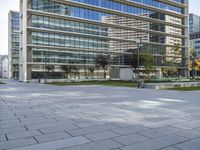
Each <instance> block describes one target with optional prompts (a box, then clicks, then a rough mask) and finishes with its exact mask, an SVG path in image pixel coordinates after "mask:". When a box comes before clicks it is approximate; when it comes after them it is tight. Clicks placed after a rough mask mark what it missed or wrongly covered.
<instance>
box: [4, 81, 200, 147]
mask: <svg viewBox="0 0 200 150" xmlns="http://www.w3.org/2000/svg"><path fill="white" fill-rule="evenodd" d="M0 80H1V79H0ZM5 82H7V84H4V85H2V86H0V110H1V113H0V139H2V140H3V141H1V140H0V142H1V144H2V143H3V142H4V143H8V142H11V141H12V142H14V141H16V140H10V139H9V141H6V140H7V139H5V138H6V137H4V136H5V134H6V135H8V136H10V135H15V136H16V137H15V138H17V137H18V136H19V138H23V136H33V135H32V134H25V135H23V133H24V132H26V133H31V132H33V133H34V130H38V131H39V132H40V133H41V134H44V135H40V136H41V139H39V136H38V141H40V142H42V143H39V144H38V143H35V144H34V145H31V146H30V145H29V146H21V147H20V146H19V147H18V146H16V148H15V149H18V150H21V149H22V150H23V149H24V150H29V148H30V149H34V150H37V149H42V150H46V149H47V150H49V149H53V150H55V149H57V148H58V149H61V148H65V149H69V148H70V149H72V150H73V148H74V149H86V150H87V149H88V150H96V149H100V150H102V149H103V150H104V149H105V150H108V149H109V150H111V149H112V150H114V149H115V150H123V149H126V148H127V149H131V150H134V149H137V148H138V149H139V150H142V148H143V149H144V150H148V149H150V150H156V149H157V148H158V149H159V148H163V149H164V148H165V149H167V148H168V149H174V148H175V147H174V144H177V146H181V144H183V143H182V142H185V140H186V141H187V140H192V141H193V140H195V139H196V138H198V137H199V133H198V132H196V131H200V115H199V114H200V109H199V106H200V101H199V92H198V91H195V92H178V94H177V92H176V91H162V90H160V91H159V90H156V91H155V90H144V89H141V90H138V89H132V88H121V87H120V88H118V87H109V86H73V87H71V86H62V87H60V86H52V85H42V84H35V83H34V84H33V83H29V84H24V83H19V82H15V81H10V80H6V81H5ZM10 88H11V89H12V90H9V89H10ZM144 93H145V94H144ZM149 95H150V96H149ZM167 126H170V127H171V128H169V127H167ZM11 127H12V128H11ZM160 128H162V129H160ZM177 128H179V129H180V130H181V131H178V132H176V129H177ZM198 128H199V129H198ZM186 129H187V130H186ZM27 130H28V131H27ZM152 131H153V132H152ZM65 132H66V133H65ZM110 132H113V133H114V134H120V135H121V137H124V139H126V138H125V136H130V135H132V134H138V135H139V136H144V137H145V138H148V137H151V138H154V139H148V140H147V141H142V142H139V143H134V144H131V145H123V144H120V143H119V142H118V141H116V140H115V139H114V138H118V137H112V136H111V135H112V134H111V135H110ZM142 132H144V134H145V135H142ZM98 133H99V135H98ZM102 133H108V134H104V135H103V134H102ZM169 133H170V135H168V134H169ZM17 134H18V135H17ZM65 134H66V135H67V136H66V137H65ZM171 134H173V135H171ZM174 134H175V135H174ZM176 134H177V135H176ZM86 135H96V136H94V137H95V138H96V137H98V138H99V139H101V138H109V139H104V140H99V139H98V138H97V139H98V141H95V142H93V141H92V140H90V139H89V138H88V137H86ZM97 135H98V136H97ZM100 135H102V136H100ZM42 136H43V138H42ZM70 136H72V137H70ZM73 136H82V138H84V139H85V140H87V143H84V142H83V143H82V144H80V145H79V142H80V139H79V140H77V141H76V140H75V141H76V142H74V144H72V145H71V144H69V143H71V142H69V139H71V138H77V137H73ZM160 136H162V137H160ZM36 137H37V136H34V137H27V138H26V139H29V138H33V140H35V141H34V142H37V140H36ZM111 137H112V138H111ZM62 138H65V139H62ZM23 139H24V138H23ZM122 139H123V138H122ZM139 139H140V138H139V137H138V138H137V137H136V136H135V137H133V138H132V139H131V138H127V140H124V141H125V142H127V143H125V142H124V141H123V140H122V141H123V142H124V144H129V142H130V143H132V142H133V140H135V141H137V140H139ZM17 140H21V139H17ZM49 140H50V141H49ZM85 140H84V141H85ZM109 140H110V141H112V142H111V143H113V145H114V146H111V147H109V146H110V145H109V142H108V141H109ZM129 140H130V141H129ZM131 140H132V141H131ZM58 141H63V142H61V144H59V142H58ZM81 141H82V140H81ZM100 141H105V146H104V144H103V142H102V143H101V144H98V143H100ZM106 141H107V142H106ZM57 142H58V143H57ZM188 142H189V141H188ZM194 142H195V141H194ZM196 142H198V141H196ZM18 143H20V142H18ZM47 143H48V144H47ZM67 143H68V144H67ZM72 143H73V142H72ZM106 143H108V144H106ZM114 143H115V144H116V145H115V144H114ZM141 143H142V144H143V145H141ZM186 143H187V142H186ZM51 144H52V145H53V146H52V145H51ZM57 144H59V145H57ZM65 144H66V145H65ZM77 144H78V145H77ZM117 144H118V146H117ZM11 145H12V144H11ZM13 145H14V144H13ZM38 145H40V146H39V148H38ZM106 145H107V146H106ZM111 145H112V144H111ZM133 145H134V147H132V146H133ZM188 145H191V144H188ZM194 145H195V144H194ZM54 146H58V147H56V148H55V147H54ZM59 146H60V147H59ZM22 147H23V148H22ZM101 147H103V148H102V149H101ZM188 147H189V146H188ZM197 147H198V145H197ZM13 148H14V147H13ZM176 148H178V147H176ZM0 149H1V148H0ZM178 149H180V148H178Z"/></svg>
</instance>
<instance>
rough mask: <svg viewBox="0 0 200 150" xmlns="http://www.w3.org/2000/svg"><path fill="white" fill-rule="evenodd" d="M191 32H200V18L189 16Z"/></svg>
mask: <svg viewBox="0 0 200 150" xmlns="http://www.w3.org/2000/svg"><path fill="white" fill-rule="evenodd" d="M189 31H190V33H194V32H200V16H198V15H196V14H189Z"/></svg>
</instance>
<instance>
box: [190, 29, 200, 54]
mask: <svg viewBox="0 0 200 150" xmlns="http://www.w3.org/2000/svg"><path fill="white" fill-rule="evenodd" d="M190 48H194V50H195V51H196V52H197V55H198V57H200V31H199V32H195V33H190Z"/></svg>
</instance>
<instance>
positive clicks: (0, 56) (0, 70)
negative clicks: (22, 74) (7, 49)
mask: <svg viewBox="0 0 200 150" xmlns="http://www.w3.org/2000/svg"><path fill="white" fill-rule="evenodd" d="M2 60H3V55H0V78H2V70H3V66H2Z"/></svg>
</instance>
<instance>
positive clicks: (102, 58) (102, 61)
mask: <svg viewBox="0 0 200 150" xmlns="http://www.w3.org/2000/svg"><path fill="white" fill-rule="evenodd" d="M109 64H110V56H109V55H98V56H97V57H96V65H99V66H100V67H102V68H103V71H104V79H106V68H107V67H108V65H109Z"/></svg>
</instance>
